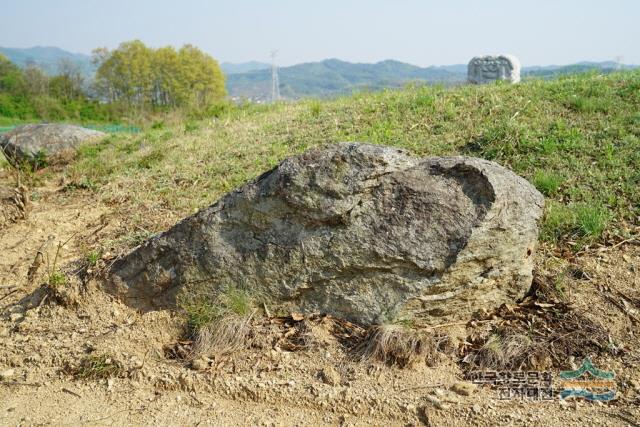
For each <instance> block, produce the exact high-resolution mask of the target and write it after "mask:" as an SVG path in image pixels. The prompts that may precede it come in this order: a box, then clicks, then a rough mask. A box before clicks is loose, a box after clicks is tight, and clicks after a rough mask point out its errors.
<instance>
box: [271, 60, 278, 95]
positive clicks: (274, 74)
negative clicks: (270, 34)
mask: <svg viewBox="0 0 640 427" xmlns="http://www.w3.org/2000/svg"><path fill="white" fill-rule="evenodd" d="M276 55H278V51H277V50H274V51H272V52H271V102H276V101H277V100H279V99H280V79H279V78H278V66H277V65H276Z"/></svg>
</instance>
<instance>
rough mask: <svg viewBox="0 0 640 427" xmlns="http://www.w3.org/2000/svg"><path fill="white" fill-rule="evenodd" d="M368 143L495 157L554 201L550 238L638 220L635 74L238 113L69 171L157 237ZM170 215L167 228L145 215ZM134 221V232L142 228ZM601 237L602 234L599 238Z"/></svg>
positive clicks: (109, 149) (589, 235)
mask: <svg viewBox="0 0 640 427" xmlns="http://www.w3.org/2000/svg"><path fill="white" fill-rule="evenodd" d="M337 141H370V142H373V143H376V144H388V145H394V146H399V147H404V148H407V149H409V150H410V151H411V152H413V153H414V154H416V155H419V156H434V155H452V154H466V155H474V156H479V157H484V158H488V159H492V160H495V161H497V162H499V163H501V164H503V165H505V166H508V167H510V168H512V169H513V170H515V171H516V172H517V173H519V174H521V175H523V176H525V177H526V178H527V179H529V180H530V181H531V182H533V183H534V184H535V185H536V186H537V187H538V188H539V189H540V190H541V191H543V192H544V193H545V194H546V195H547V196H548V197H547V199H548V203H547V208H546V218H545V223H544V226H543V232H542V233H543V234H542V237H543V239H546V240H550V241H553V242H557V241H562V242H577V245H574V246H576V247H581V246H583V245H584V244H587V243H590V242H594V241H597V240H600V241H604V240H606V239H607V238H608V236H610V235H611V234H621V235H624V234H626V233H629V232H630V230H631V228H632V226H637V225H638V217H639V216H640V194H639V192H638V188H639V187H640V186H639V184H640V72H623V73H616V74H611V75H608V76H599V75H583V76H574V77H566V78H562V79H560V80H555V81H529V82H526V83H522V84H519V85H513V86H509V85H489V86H480V87H478V86H463V87H458V88H455V89H443V88H428V87H421V88H419V89H414V90H412V89H407V90H397V91H395V90H394V91H386V92H383V93H373V94H361V95H356V96H353V97H346V98H342V99H338V100H335V101H328V102H323V103H320V102H318V101H309V102H301V103H296V104H287V105H284V104H283V105H275V106H249V107H242V108H234V109H231V110H230V111H227V112H225V113H224V114H223V115H222V116H221V117H219V118H216V119H211V120H206V121H202V122H189V123H187V124H183V125H181V126H179V127H175V126H174V127H169V128H161V129H152V130H149V131H147V132H143V133H140V134H138V135H124V134H123V135H115V136H112V137H110V138H109V139H108V140H107V141H105V142H104V143H102V144H101V145H99V146H88V147H84V149H83V150H82V151H81V153H80V156H79V160H78V161H77V162H76V163H74V164H72V165H70V166H69V167H68V168H67V170H66V171H65V173H66V174H67V178H68V179H69V180H70V181H71V182H74V183H75V184H78V185H80V186H85V187H86V186H88V187H89V188H94V189H95V190H96V191H99V192H100V194H102V195H103V197H104V198H105V200H107V201H108V202H111V203H118V204H119V205H120V206H123V207H124V206H125V205H126V206H127V209H128V210H129V211H131V212H138V214H136V215H133V216H132V217H131V218H130V221H131V222H132V223H137V224H141V226H140V227H138V228H144V227H146V229H150V230H151V231H157V230H158V228H160V227H163V226H166V225H167V224H169V223H171V221H175V220H176V219H177V218H179V217H182V216H184V215H187V214H189V213H191V212H193V210H194V209H197V208H201V207H204V206H207V205H209V204H211V203H212V202H213V201H215V200H216V199H217V198H219V197H220V196H221V195H222V194H223V193H225V192H227V191H230V190H231V189H233V188H235V187H237V186H239V185H241V184H242V183H244V182H246V181H247V180H249V179H251V178H253V177H255V176H257V175H259V174H260V173H261V172H263V171H265V170H267V169H269V168H271V167H272V166H274V165H276V164H277V163H278V162H279V161H280V160H282V159H284V158H285V157H287V156H290V155H292V154H295V153H299V152H301V151H303V150H305V149H307V148H309V147H311V146H315V145H318V144H322V143H331V142H337ZM154 210H155V211H156V212H164V214H163V215H164V218H165V221H162V223H163V224H159V223H158V222H155V223H152V222H149V220H148V215H146V214H145V212H150V211H154ZM134 228H135V227H134ZM603 231H604V233H603Z"/></svg>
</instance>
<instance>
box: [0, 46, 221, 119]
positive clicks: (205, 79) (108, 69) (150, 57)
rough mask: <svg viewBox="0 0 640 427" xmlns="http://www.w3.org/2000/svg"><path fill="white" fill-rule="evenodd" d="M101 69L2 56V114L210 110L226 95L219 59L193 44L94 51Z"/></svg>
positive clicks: (94, 115)
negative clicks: (53, 66)
mask: <svg viewBox="0 0 640 427" xmlns="http://www.w3.org/2000/svg"><path fill="white" fill-rule="evenodd" d="M92 62H93V63H94V65H95V66H96V73H95V76H94V78H93V80H92V81H85V79H84V77H83V75H82V73H81V72H80V70H79V68H78V67H77V66H76V65H74V64H73V63H71V62H69V61H61V62H60V65H59V70H58V73H57V75H55V76H48V75H46V74H45V73H44V72H43V71H42V70H41V69H39V68H38V67H37V66H36V65H33V64H32V65H28V66H27V67H25V68H24V69H21V68H19V67H18V66H17V65H15V64H13V63H12V62H10V61H9V60H8V59H7V58H6V57H4V56H2V55H0V117H9V118H18V119H34V118H38V119H45V120H64V119H76V120H84V121H87V120H89V121H90V120H96V121H110V120H117V119H119V118H121V117H125V116H127V117H131V116H135V115H136V114H139V113H142V112H155V111H165V110H176V109H179V110H187V111H189V112H194V111H197V112H201V113H203V112H204V113H206V111H207V109H209V108H210V107H212V106H215V105H218V104H219V103H221V102H222V101H223V100H224V98H225V97H226V90H225V85H224V75H223V74H222V71H221V70H220V67H219V65H218V63H217V62H216V60H215V59H213V58H212V57H211V56H209V55H207V54H206V53H204V52H202V51H201V50H199V49H198V48H196V47H194V46H192V45H185V46H183V47H181V48H180V49H175V48H173V47H170V46H167V47H161V48H158V49H153V48H150V47H147V46H145V44H144V43H142V42H141V41H139V40H134V41H129V42H125V43H122V44H120V46H118V48H116V49H113V50H109V49H106V48H99V49H95V50H94V51H93V56H92Z"/></svg>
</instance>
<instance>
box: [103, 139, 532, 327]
mask: <svg viewBox="0 0 640 427" xmlns="http://www.w3.org/2000/svg"><path fill="white" fill-rule="evenodd" d="M542 208H543V197H542V196H541V195H540V193H538V191H536V190H535V188H533V187H532V186H531V185H530V184H529V183H528V182H527V181H526V180H524V179H523V178H521V177H519V176H517V175H516V174H514V173H513V172H511V171H509V170H507V169H505V168H503V167H501V166H499V165H498V164H496V163H493V162H490V161H486V160H481V159H476V158H468V157H439V158H426V159H420V158H415V157H410V156H409V155H408V154H407V153H406V152H404V151H402V150H398V149H395V148H390V147H384V146H376V145H368V144H357V143H340V144H335V145H330V146H327V147H324V148H322V149H313V150H310V151H307V152H306V153H304V154H301V155H299V156H296V157H292V158H289V159H286V160H284V161H283V162H282V163H280V164H279V165H278V166H277V167H275V168H274V169H272V170H271V171H269V172H266V173H264V174H263V175H261V176H260V177H258V178H257V179H256V180H255V181H253V182H251V183H249V184H246V185H245V186H243V187H241V188H239V189H237V190H235V191H233V192H231V193H229V194H227V195H226V196H224V197H223V198H222V199H221V200H219V201H218V202H217V203H215V204H213V205H211V206H210V207H208V208H206V209H204V210H202V211H200V212H198V213H197V214H195V215H193V216H190V217H188V218H186V219H184V220H182V221H181V222H179V223H178V224H176V225H175V226H174V227H172V228H171V229H169V230H168V231H166V232H164V233H162V234H159V235H157V236H155V237H152V238H151V239H150V240H148V241H147V242H146V243H144V244H143V245H141V246H139V247H137V248H136V249H134V250H133V251H132V252H131V253H130V254H128V255H126V256H125V257H123V258H121V259H119V260H118V261H116V262H115V263H114V265H113V266H112V268H111V270H110V273H109V279H108V281H107V283H108V284H107V288H108V289H109V290H110V291H111V292H113V293H115V294H116V295H118V296H120V297H121V298H122V299H123V300H124V301H125V302H127V303H128V304H130V305H132V306H135V307H138V308H140V309H143V310H149V309H154V308H164V307H175V306H176V304H177V303H179V302H180V301H183V300H188V299H189V298H194V297H197V298H200V297H207V296H209V297H213V296H215V295H216V294H217V293H218V292H220V290H221V289H224V288H225V287H228V286H236V287H241V288H243V289H246V290H247V291H248V292H250V293H253V294H254V295H257V296H259V297H262V298H268V300H269V301H270V302H269V303H270V304H275V305H280V306H281V308H284V309H289V310H296V311H302V312H314V311H321V312H326V313H330V314H332V315H335V316H340V317H344V318H347V319H350V320H352V321H355V322H359V323H361V324H365V325H366V324H373V323H381V322H388V321H392V320H398V319H400V318H402V319H411V320H412V321H413V322H414V323H415V324H418V325H420V324H437V323H440V322H445V321H447V322H448V321H451V320H454V319H467V318H469V316H470V315H471V314H472V312H474V311H476V310H477V309H479V308H483V309H490V308H492V307H496V306H499V305H500V304H502V303H505V302H512V301H513V300H514V299H517V298H519V297H522V296H523V295H524V294H525V292H526V291H527V290H528V288H529V287H530V285H531V280H532V267H533V253H534V249H535V247H536V241H537V235H538V228H537V221H538V220H539V218H540V216H541V213H542Z"/></svg>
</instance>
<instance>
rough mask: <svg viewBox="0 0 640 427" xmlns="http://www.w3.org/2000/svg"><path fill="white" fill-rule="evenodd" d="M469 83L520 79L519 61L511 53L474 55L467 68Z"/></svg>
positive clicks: (517, 80)
mask: <svg viewBox="0 0 640 427" xmlns="http://www.w3.org/2000/svg"><path fill="white" fill-rule="evenodd" d="M467 80H468V81H469V83H475V84H483V83H491V82H494V81H496V80H504V81H507V82H510V83H518V82H519V81H520V61H519V60H518V58H516V57H515V56H513V55H499V56H490V55H488V56H476V57H474V58H473V59H472V60H471V61H469V66H468V68H467Z"/></svg>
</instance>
